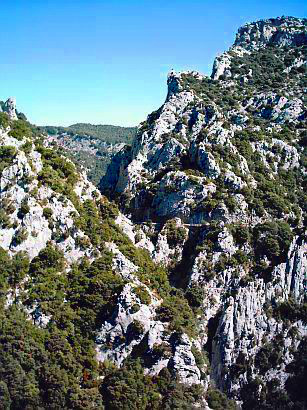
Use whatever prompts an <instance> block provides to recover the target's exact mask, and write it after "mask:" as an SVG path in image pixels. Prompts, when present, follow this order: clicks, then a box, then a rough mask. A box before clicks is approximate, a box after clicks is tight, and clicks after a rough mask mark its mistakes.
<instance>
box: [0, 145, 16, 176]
mask: <svg viewBox="0 0 307 410" xmlns="http://www.w3.org/2000/svg"><path fill="white" fill-rule="evenodd" d="M16 154H17V151H16V148H15V147H11V146H9V145H2V146H0V176H1V174H2V172H3V170H4V168H6V167H9V166H10V165H12V163H13V161H14V158H15V157H16Z"/></svg>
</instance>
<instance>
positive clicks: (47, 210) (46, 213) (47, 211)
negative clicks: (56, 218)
mask: <svg viewBox="0 0 307 410" xmlns="http://www.w3.org/2000/svg"><path fill="white" fill-rule="evenodd" d="M52 215H53V210H52V209H51V208H44V209H43V216H44V217H45V218H46V219H50V218H51V217H52Z"/></svg>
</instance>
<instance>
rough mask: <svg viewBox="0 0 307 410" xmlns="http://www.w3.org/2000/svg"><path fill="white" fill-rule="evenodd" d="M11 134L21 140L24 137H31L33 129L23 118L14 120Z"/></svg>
mask: <svg viewBox="0 0 307 410" xmlns="http://www.w3.org/2000/svg"><path fill="white" fill-rule="evenodd" d="M9 135H10V136H11V137H14V138H16V139H17V140H19V141H21V140H22V139H23V138H24V137H31V136H32V130H31V127H30V124H29V123H28V122H26V121H23V120H16V121H13V122H12V125H11V131H10V132H9Z"/></svg>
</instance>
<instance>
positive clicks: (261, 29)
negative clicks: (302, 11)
mask: <svg viewBox="0 0 307 410" xmlns="http://www.w3.org/2000/svg"><path fill="white" fill-rule="evenodd" d="M306 25H307V19H300V18H295V17H277V18H271V19H267V20H259V21H256V22H253V23H247V24H245V25H244V26H242V27H240V28H239V30H238V33H237V35H236V39H235V43H234V47H237V46H240V47H243V48H244V49H246V50H249V51H250V50H257V49H259V48H262V47H265V46H267V45H277V46H293V45H300V44H303V43H304V40H305V41H306V38H307V34H306Z"/></svg>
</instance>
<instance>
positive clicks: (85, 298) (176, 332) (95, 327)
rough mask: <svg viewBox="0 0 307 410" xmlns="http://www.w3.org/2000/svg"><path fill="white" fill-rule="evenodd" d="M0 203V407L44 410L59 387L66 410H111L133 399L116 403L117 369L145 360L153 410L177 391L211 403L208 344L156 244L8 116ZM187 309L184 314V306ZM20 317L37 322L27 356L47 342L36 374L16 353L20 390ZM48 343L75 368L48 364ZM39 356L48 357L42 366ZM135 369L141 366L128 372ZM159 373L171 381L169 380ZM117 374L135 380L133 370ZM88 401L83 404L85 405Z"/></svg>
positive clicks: (0, 160)
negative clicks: (205, 362)
mask: <svg viewBox="0 0 307 410" xmlns="http://www.w3.org/2000/svg"><path fill="white" fill-rule="evenodd" d="M0 204H1V209H0V244H1V248H0V265H1V268H0V278H1V280H0V302H1V303H0V315H1V318H2V319H1V321H2V322H3V323H4V324H3V333H2V335H1V337H2V338H3V340H2V341H3V343H1V345H2V346H4V350H5V351H2V350H1V351H0V361H1V369H2V370H1V372H2V373H1V375H2V376H1V378H2V380H3V381H2V385H1V389H2V388H3V389H4V392H5V394H6V396H5V397H4V398H3V397H2V396H1V395H0V400H1V404H2V403H3V404H5V405H6V404H7V403H9V402H11V401H13V402H15V403H17V404H18V406H20V408H22V407H23V406H25V403H26V404H27V405H30V404H31V405H33V406H34V407H36V408H40V407H41V406H43V407H41V408H44V406H47V401H49V399H47V398H48V397H49V395H50V393H48V392H47V389H50V390H49V392H53V391H54V392H58V393H57V394H59V395H60V399H58V398H52V399H50V400H51V403H52V404H55V403H58V404H59V403H60V404H59V405H60V407H61V408H101V406H102V405H103V403H106V404H108V403H114V402H115V401H116V398H118V395H119V397H122V398H123V397H124V396H125V393H122V392H120V391H119V390H118V391H117V390H116V391H117V393H116V391H115V393H114V397H113V401H110V400H111V399H110V397H109V396H110V394H111V396H112V393H110V392H109V389H111V388H113V383H112V381H111V380H110V382H108V380H109V378H112V377H113V376H112V375H113V374H116V366H117V367H119V368H120V367H124V368H125V369H126V370H125V371H126V372H128V374H130V376H129V377H133V374H134V373H133V371H134V370H133V369H138V367H137V366H139V365H138V363H139V361H140V360H142V367H141V373H140V374H142V375H143V377H144V378H145V379H144V382H142V383H144V385H143V388H144V389H145V392H144V398H143V399H142V400H143V401H144V403H145V402H146V403H147V402H148V400H149V399H148V394H149V393H150V394H153V397H152V399H150V400H152V401H150V403H160V404H159V405H161V406H164V403H166V402H168V401H169V399H168V397H169V393H167V392H169V391H173V390H174V389H175V391H178V394H179V392H181V393H180V394H182V391H185V392H186V394H192V395H193V397H192V396H191V400H192V402H195V403H200V402H201V403H206V402H205V401H204V398H203V392H202V390H201V389H198V390H195V386H196V389H197V386H200V385H206V381H205V378H204V373H202V372H203V370H204V369H205V367H203V370H201V369H200V365H199V363H198V362H197V360H198V358H199V356H201V346H200V344H199V341H198V339H197V334H196V323H195V320H194V317H193V311H192V308H191V307H190V306H189V304H188V303H187V300H186V299H185V298H184V295H182V294H181V293H178V292H179V291H178V290H177V289H176V288H175V287H173V286H171V284H170V283H169V279H168V276H167V272H166V270H165V269H164V268H163V267H161V266H158V265H157V264H155V263H154V262H153V261H152V260H151V258H150V254H149V253H148V251H147V250H145V249H151V250H153V244H152V243H151V241H150V240H149V239H148V236H147V235H146V234H145V232H144V231H143V230H142V229H141V228H140V227H135V226H134V225H133V224H132V222H131V221H130V220H129V219H127V218H126V217H125V216H124V215H123V214H121V213H120V212H119V211H118V209H117V207H116V206H115V204H111V203H110V202H109V201H108V200H107V198H106V197H103V196H102V195H101V194H100V192H99V191H98V190H97V189H96V188H95V187H94V186H93V185H92V184H91V183H90V182H89V181H88V179H87V177H86V175H85V174H82V173H80V172H78V171H77V169H76V167H75V166H74V164H73V163H72V162H71V161H70V160H69V159H67V158H66V157H64V156H63V155H61V153H60V152H59V151H57V149H56V148H55V147H54V146H52V145H50V141H49V139H48V138H46V136H44V135H42V134H40V131H39V130H38V129H37V128H35V127H33V126H31V125H30V124H29V123H27V122H26V121H24V120H16V119H15V117H9V116H8V115H7V113H2V114H1V115H0ZM179 302H180V303H181V304H183V306H184V312H180V309H178V307H179ZM16 315H17V316H18V315H22V318H23V322H25V323H27V324H26V326H27V329H24V334H23V336H22V338H23V340H24V341H25V344H26V346H27V348H28V346H29V343H30V342H29V340H32V339H31V338H33V337H34V336H33V335H37V337H38V340H36V339H35V342H34V341H33V340H32V345H33V349H34V350H33V351H31V352H30V353H29V356H27V358H28V357H29V360H30V361H31V360H32V358H33V357H34V359H33V360H34V361H33V363H32V364H31V372H30V373H28V375H27V374H26V369H28V367H29V366H30V364H29V362H28V359H27V358H21V356H22V355H23V354H24V353H23V352H24V351H23V348H20V346H19V347H18V346H17V347H16V349H12V351H16V352H17V353H16V354H17V357H18V360H17V362H16V363H15V362H14V363H15V364H14V366H15V367H16V366H17V367H16V369H19V370H18V371H20V372H21V374H24V376H23V377H24V381H23V382H19V381H18V380H17V382H16V385H15V387H14V388H13V387H11V386H12V385H11V384H10V383H9V379H8V378H9V377H10V376H9V375H10V374H11V369H12V363H13V361H14V360H16V358H13V357H11V356H10V354H7V353H6V349H7V346H8V344H9V343H10V342H9V340H10V341H12V340H13V341H14V340H15V338H16V336H13V335H11V334H10V333H9V332H10V331H11V330H10V329H12V328H11V327H10V325H9V324H8V323H9V322H8V321H9V320H10V318H11V317H12V320H13V322H14V321H15V322H16V321H18V320H19V319H18V318H19V316H18V318H17V317H16ZM31 326H32V327H31ZM8 334H10V336H8ZM54 337H55V339H56V340H54V339H53V338H54ZM7 338H8V339H7ZM17 339H18V338H17ZM46 340H48V341H46ZM16 343H18V342H17V341H16ZM37 343H38V344H37ZM50 343H51V344H52V343H55V344H56V345H57V347H56V348H55V352H58V353H56V354H59V357H60V356H61V355H62V354H63V355H64V356H65V357H67V359H66V360H68V361H69V364H68V362H67V361H65V360H64V362H62V359H59V358H55V357H53V358H51V357H49V358H46V357H47V356H48V355H49V353H48V352H49V350H48V349H49V348H48V347H46V346H49V347H50ZM30 345H31V343H30ZM31 348H32V347H31ZM31 348H30V347H29V349H30V350H31ZM35 349H39V350H40V351H41V352H44V353H42V354H43V355H45V356H44V357H45V358H44V359H43V361H42V362H40V360H41V358H39V357H38V356H36V353H35V352H37V350H35ZM62 349H64V350H62ZM67 349H68V350H67ZM51 350H52V351H53V348H52V349H51ZM68 352H70V353H68ZM70 354H71V356H69V355H70ZM19 355H21V356H20V357H19ZM46 355H47V356H46ZM67 355H68V356H69V357H70V358H69V357H68V356H67ZM64 356H63V357H64ZM22 357H23V356H22ZM19 359H20V360H19ZM129 360H130V361H129ZM110 363H113V365H112V366H113V367H112V366H111V367H110ZM127 363H130V365H129V366H132V368H129V370H127V366H128V364H127ZM131 363H132V364H131ZM14 366H13V367H14ZM53 366H55V367H53ZM67 366H68V367H67ZM42 368H44V370H42ZM55 368H57V370H56V371H55V374H54V375H53V376H52V379H51V380H54V378H57V377H58V375H61V376H59V377H61V381H60V384H59V386H61V387H56V386H55V385H54V384H52V383H53V382H51V380H50V379H49V376H46V375H50V374H51V373H52V374H53V372H54V369H55ZM161 370H163V372H164V373H163V372H162V373H163V374H164V376H159V374H160V373H161ZM114 372H115V373H114ZM129 372H130V373H129ZM165 372H166V373H165ZM162 373H161V374H162ZM140 374H139V375H138V376H137V380H136V382H137V383H138V385H139V386H140V383H141V381H140V380H139V378H140V377H141V376H140ZM16 377H17V376H16ZM114 377H115V376H114ZM116 377H117V376H116ZM118 377H120V378H123V380H124V381H125V382H126V373H125V372H124V370H123V372H122V373H119V376H118ZM129 377H128V380H130V379H129ZM164 377H166V378H165V379H164ZM46 378H47V379H48V380H47V379H46ZM30 379H31V383H32V384H35V385H36V386H37V388H36V389H35V390H34V391H32V390H31V389H32V387H31V386H30V387H29V389H30V390H31V395H30V398H28V394H30V393H29V392H27V391H26V392H24V391H23V390H22V391H20V389H23V386H24V385H26V386H28V384H27V383H28V382H30V381H29V380H30ZM68 380H69V382H68ZM80 380H81V381H80ZM3 383H4V384H3ZM50 383H51V384H50ZM127 383H129V381H128V382H127ZM157 383H158V384H157ZM160 384H161V388H160V387H159V388H158V385H160ZM147 385H148V386H149V385H152V387H151V390H149V391H147V390H146V389H147ZM167 385H169V387H167ZM47 386H49V387H47ZM162 386H163V388H162ZM26 389H27V387H26ZM1 391H2V390H1ZM1 394H2V393H1ZM55 394H56V393H55ZM134 394H136V395H137V398H138V399H139V400H141V399H140V390H139V388H138V391H134V389H133V388H132V396H133V395H134ZM176 394H177V393H176ZM121 395H123V396H121ZM46 397H47V398H46ZM85 397H86V399H85ZM106 397H107V398H106ZM141 397H143V396H141ZM122 398H120V401H121V400H122ZM3 400H4V401H3ZM143 401H141V402H140V403H141V405H143V404H142V403H143ZM81 402H82V403H83V404H82V406H85V407H78V406H80V403H81ZM84 403H86V404H84ZM48 405H49V404H48ZM140 408H145V407H144V406H143V407H142V406H141V407H140Z"/></svg>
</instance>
